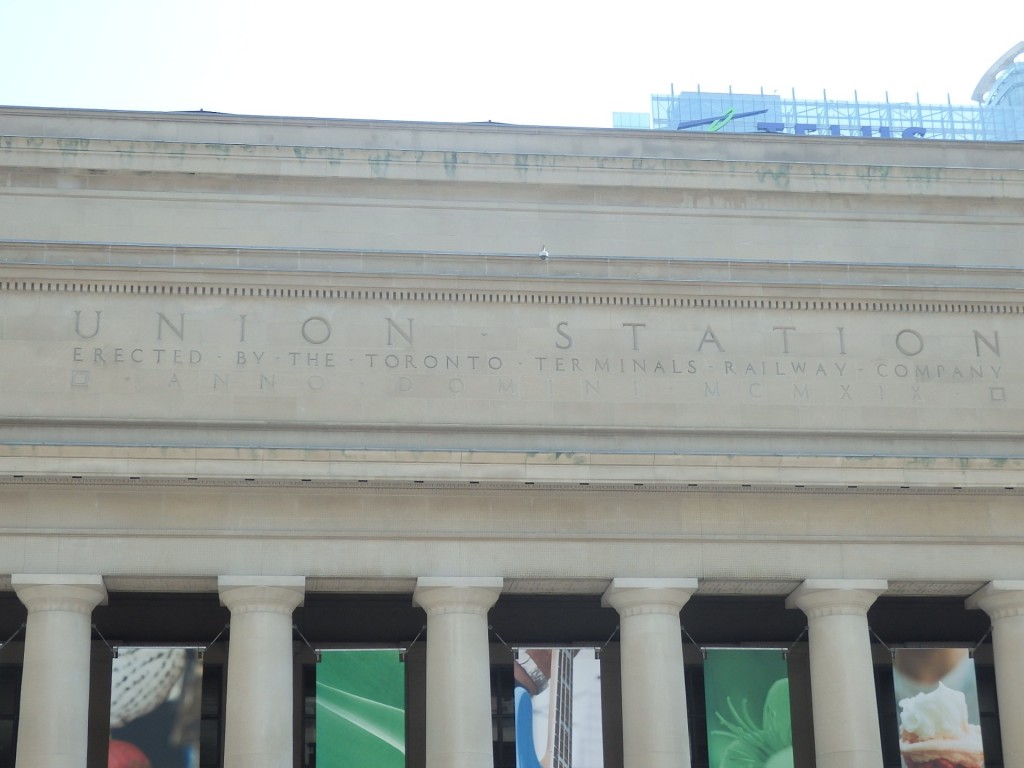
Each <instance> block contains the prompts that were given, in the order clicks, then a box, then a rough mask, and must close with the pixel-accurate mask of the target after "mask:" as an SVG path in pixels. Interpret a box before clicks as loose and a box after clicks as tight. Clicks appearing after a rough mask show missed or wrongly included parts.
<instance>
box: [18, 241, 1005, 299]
mask: <svg viewBox="0 0 1024 768" xmlns="http://www.w3.org/2000/svg"><path fill="white" fill-rule="evenodd" d="M453 280H457V281H458V282H457V283H454V282H453ZM1021 289H1024V269H1021V268H1018V267H976V266H961V265H954V266H947V265H940V264H909V263H893V264H868V263H864V264H858V263H849V262H782V261H757V260H742V259H736V260H729V261H717V260H704V259H693V258H665V259H653V258H634V257H622V258H617V259H616V258H595V257H586V256H567V257H559V258H553V259H550V260H545V261H542V260H540V259H538V258H537V256H536V254H507V253H494V254H486V253H455V252H448V253H438V252H386V251H361V250H346V249H338V250H324V249H271V248H242V247H239V248H218V247H209V246H184V245H173V246H171V245H141V244H113V243H67V242H37V241H15V240H0V293H2V292H14V293H50V294H69V295H77V294H112V295H130V296H137V295H143V296H154V297H159V296H167V297H175V298H178V297H193V298H203V297H205V298H250V299H251V298H256V299H264V300H280V299H287V300H294V299H307V300H311V301H401V302H417V303H452V302H459V303H469V304H498V305H508V304H512V305H523V304H531V305H537V304H539V305H564V306H607V307H613V306H622V307H650V308H669V309H719V310H722V309H724V310H739V311H742V310H755V311H760V310H771V309H778V310H786V311H817V312H871V313H887V312H900V313H929V314H932V313H944V314H945V313H954V314H1020V313H1022V312H1024V300H1020V299H1018V292H1019V291H1020V290H1021Z"/></svg>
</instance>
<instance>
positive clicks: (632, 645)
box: [602, 579, 697, 768]
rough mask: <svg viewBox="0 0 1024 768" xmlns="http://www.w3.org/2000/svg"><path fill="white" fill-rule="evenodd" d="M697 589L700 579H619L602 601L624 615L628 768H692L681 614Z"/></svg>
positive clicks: (624, 736) (624, 731)
mask: <svg viewBox="0 0 1024 768" xmlns="http://www.w3.org/2000/svg"><path fill="white" fill-rule="evenodd" d="M696 589H697V580H696V579H614V580H613V581H612V584H611V586H610V587H608V589H607V590H606V591H605V593H604V597H603V598H602V602H603V604H604V605H608V606H611V607H612V608H614V609H615V610H616V611H618V612H619V638H620V640H619V644H620V649H621V650H620V653H621V658H622V748H623V758H624V765H625V767H626V768H686V766H689V765H690V739H689V730H688V728H687V718H686V685H685V681H684V669H683V644H682V637H681V631H680V626H679V612H680V611H681V610H682V608H683V605H684V604H685V603H686V601H687V600H689V599H690V595H692V594H693V593H694V591H695V590H696Z"/></svg>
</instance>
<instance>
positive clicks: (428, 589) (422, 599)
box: [412, 576, 505, 616]
mask: <svg viewBox="0 0 1024 768" xmlns="http://www.w3.org/2000/svg"><path fill="white" fill-rule="evenodd" d="M504 586H505V580H504V579H503V578H502V577H501V576H457V577H456V576H420V577H419V578H418V579H416V589H415V591H414V592H413V593H412V602H413V605H418V606H419V607H420V608H422V609H423V610H424V611H426V612H427V615H428V616H434V615H437V614H442V613H473V614H480V615H483V614H486V613H487V611H489V610H490V609H491V606H493V605H494V604H495V603H496V602H497V601H498V596H499V595H500V594H501V589H502V587H504Z"/></svg>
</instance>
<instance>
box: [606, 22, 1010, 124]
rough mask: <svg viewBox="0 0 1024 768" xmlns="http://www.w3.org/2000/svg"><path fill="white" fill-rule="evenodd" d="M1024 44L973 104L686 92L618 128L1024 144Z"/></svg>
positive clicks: (997, 68)
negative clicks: (1018, 142)
mask: <svg viewBox="0 0 1024 768" xmlns="http://www.w3.org/2000/svg"><path fill="white" fill-rule="evenodd" d="M1022 54H1024V42H1022V43H1018V44H1017V45H1016V46H1014V48H1012V49H1010V50H1009V51H1007V52H1006V53H1005V54H1004V55H1003V56H1002V57H1000V58H999V59H998V60H997V61H996V62H995V64H993V65H992V67H991V68H989V70H988V71H987V72H986V73H985V75H984V76H983V77H982V79H981V81H980V82H979V83H978V87H977V88H976V89H975V92H974V99H975V101H976V103H975V104H971V105H962V104H953V103H952V101H950V100H948V99H947V103H945V104H926V103H922V102H921V101H920V100H919V99H916V100H915V101H913V102H907V101H903V102H896V101H890V100H889V99H888V98H886V100H885V101H860V100H859V99H858V98H857V97H856V94H855V95H854V98H853V99H852V100H837V99H830V98H828V95H827V93H823V94H822V97H821V98H820V99H804V98H798V97H797V94H796V91H795V90H794V91H791V94H790V96H789V97H786V96H780V95H777V94H765V93H764V92H763V91H762V92H761V93H756V94H755V93H733V92H732V90H731V89H730V90H729V91H728V92H726V93H714V92H707V91H701V90H700V89H699V88H698V90H696V91H682V92H679V93H676V92H674V91H673V92H672V93H668V94H654V95H652V96H651V112H650V113H649V114H648V113H635V112H616V113H614V114H613V125H614V127H616V128H649V129H654V130H657V131H687V132H713V133H715V132H717V133H758V132H762V133H789V134H797V135H819V136H822V135H830V136H864V137H882V138H906V139H909V138H915V139H916V138H920V139H945V140H954V141H1022V140H1024V60H1018V59H1024V56H1022Z"/></svg>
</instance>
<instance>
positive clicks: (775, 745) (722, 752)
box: [704, 648, 793, 768]
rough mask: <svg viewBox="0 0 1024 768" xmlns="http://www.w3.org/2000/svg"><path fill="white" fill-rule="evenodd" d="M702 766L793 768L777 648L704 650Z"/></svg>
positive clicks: (783, 668)
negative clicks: (705, 749)
mask: <svg viewBox="0 0 1024 768" xmlns="http://www.w3.org/2000/svg"><path fill="white" fill-rule="evenodd" d="M704 653H705V656H704V699H705V707H706V713H707V730H708V765H712V766H715V768H754V767H755V766H756V768H793V729H792V717H791V714H790V708H789V665H788V664H787V662H786V658H785V656H784V655H783V652H782V650H781V649H779V648H707V649H705V652H704Z"/></svg>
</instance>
